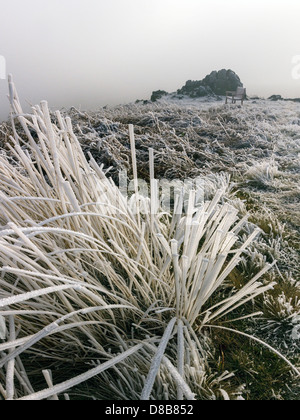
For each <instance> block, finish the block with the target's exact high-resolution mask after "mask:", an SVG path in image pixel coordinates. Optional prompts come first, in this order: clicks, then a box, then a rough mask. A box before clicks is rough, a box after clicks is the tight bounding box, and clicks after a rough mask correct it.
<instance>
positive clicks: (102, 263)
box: [0, 78, 299, 400]
mask: <svg viewBox="0 0 300 420" xmlns="http://www.w3.org/2000/svg"><path fill="white" fill-rule="evenodd" d="M9 89H10V101H11V106H12V110H13V113H14V116H15V118H16V120H17V121H18V123H19V124H20V125H21V127H22V130H23V135H24V137H21V136H20V135H19V134H18V133H17V130H16V129H15V126H14V121H15V120H13V124H12V126H13V132H14V136H11V137H10V141H11V145H9V146H8V147H9V149H10V155H11V157H12V159H13V161H12V159H11V158H10V159H8V158H7V156H6V155H2V156H0V183H1V191H0V214H1V228H0V273H1V278H0V284H1V289H0V334H1V335H0V338H1V339H2V343H0V353H1V359H0V394H1V396H2V398H3V399H6V400H12V399H19V400H41V399H59V398H62V397H64V398H66V399H68V398H69V397H70V396H72V392H74V396H75V395H77V396H78V395H79V396H81V397H82V398H84V397H85V396H86V393H87V392H88V393H89V394H90V396H91V397H94V398H98V399H105V398H107V399H131V398H132V399H151V398H153V399H176V398H177V399H179V400H181V399H225V400H228V399H241V398H243V396H245V395H244V392H245V387H244V384H243V383H237V381H236V380H235V378H234V373H233V372H229V371H227V369H226V368H225V365H224V366H223V369H221V371H218V370H215V369H214V366H215V351H213V350H212V348H213V346H212V341H211V338H212V332H211V331H226V332H230V333H231V334H233V335H237V336H241V337H243V338H244V339H246V340H250V341H251V340H252V341H255V342H256V343H258V344H259V345H262V346H265V347H266V348H267V349H268V351H271V352H272V353H273V354H274V355H275V356H274V357H276V358H279V359H280V360H282V361H283V362H284V363H285V364H286V365H287V366H288V368H289V369H290V370H291V372H292V374H295V375H297V376H299V371H298V369H297V367H295V366H294V365H293V364H292V363H291V362H290V361H289V360H287V358H286V357H285V356H284V355H282V354H280V353H279V352H278V351H277V350H276V349H273V348H272V347H271V346H270V345H268V344H266V343H264V342H263V341H262V340H261V339H260V338H257V337H254V336H251V335H249V334H247V333H246V332H245V331H244V332H243V331H239V330H237V329H232V328H229V327H228V326H224V324H223V323H224V322H227V321H228V320H229V319H230V322H231V323H232V322H234V321H235V320H236V321H237V322H239V321H242V320H246V319H249V318H253V317H254V316H258V315H259V314H258V313H257V312H256V311H254V312H253V311H252V310H249V311H246V312H244V311H243V310H242V308H248V307H249V305H250V306H251V303H252V302H254V301H255V299H256V298H258V297H259V296H262V295H264V294H266V293H268V292H269V291H270V290H272V288H273V287H274V286H275V283H274V282H272V281H264V279H265V278H266V277H265V276H266V274H267V273H268V272H269V271H270V270H271V269H272V268H273V267H274V265H275V262H272V263H267V262H266V263H264V264H261V266H260V267H259V269H258V270H257V271H256V272H255V274H254V275H253V276H251V275H250V276H249V278H248V279H247V281H245V282H240V283H239V284H236V286H235V287H234V286H232V284H230V281H229V278H230V275H231V274H232V273H233V272H235V271H236V270H238V269H240V267H241V263H243V262H244V261H245V260H247V258H249V256H247V252H249V249H250V247H251V244H253V242H254V241H255V240H256V239H257V238H258V236H259V235H260V232H261V230H260V229H258V228H256V227H255V226H253V225H250V224H248V222H247V217H242V218H241V217H240V216H239V210H238V209H237V208H236V207H234V206H233V205H232V204H230V203H229V202H226V200H225V198H224V193H225V189H224V188H221V189H218V188H217V189H216V190H214V191H213V194H211V197H210V198H209V199H204V200H202V201H201V200H197V197H198V194H197V192H198V191H193V190H192V191H190V193H189V196H188V201H187V203H186V204H187V207H186V210H184V204H185V202H184V201H185V197H184V195H183V194H181V195H177V196H176V197H175V206H174V211H173V212H171V213H166V212H164V211H162V209H161V207H160V205H161V203H160V202H159V201H158V200H157V194H156V190H155V188H156V183H155V179H154V171H155V167H154V152H153V151H151V150H150V152H149V162H150V183H151V197H150V198H147V197H144V196H142V195H141V194H140V193H139V191H138V185H137V176H138V175H137V174H138V171H137V164H136V160H135V146H136V144H135V136H134V131H133V126H132V125H130V126H129V139H130V144H131V153H132V165H133V174H134V190H135V191H134V194H133V195H132V196H131V197H124V196H123V195H122V193H121V191H120V189H119V188H118V187H117V186H116V184H115V183H114V182H113V181H112V180H111V179H109V178H108V177H107V176H106V174H105V171H104V170H103V167H99V166H98V164H97V163H96V161H95V160H94V159H93V157H92V156H91V155H90V157H89V161H88V159H87V158H86V155H85V154H84V153H83V150H82V147H81V145H80V143H79V141H78V138H77V136H76V135H75V133H74V130H73V127H72V123H71V119H70V118H69V117H63V115H62V114H61V113H60V112H56V113H55V122H54V120H53V118H51V115H50V112H49V109H48V105H47V103H46V102H42V103H41V105H40V106H35V107H33V108H32V114H30V115H25V114H24V113H23V111H22V108H21V105H20V102H19V100H18V96H17V92H16V90H15V87H14V84H13V81H12V79H11V78H10V79H9ZM222 182H223V183H224V179H223V181H222ZM248 255H249V254H248ZM241 311H242V313H241ZM85 387H86V388H85Z"/></svg>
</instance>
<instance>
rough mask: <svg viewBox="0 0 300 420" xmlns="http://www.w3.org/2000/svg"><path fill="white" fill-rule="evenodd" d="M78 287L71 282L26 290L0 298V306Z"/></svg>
mask: <svg viewBox="0 0 300 420" xmlns="http://www.w3.org/2000/svg"><path fill="white" fill-rule="evenodd" d="M76 287H77V288H78V285H76V284H72V285H63V286H53V287H47V288H45V289H40V290H35V291H33V292H27V293H22V294H20V295H15V296H10V297H8V298H4V299H0V308H3V307H4V306H9V305H15V304H17V303H20V302H26V301H27V300H30V299H35V298H37V297H40V296H44V295H48V294H50V293H55V292H59V291H62V290H67V289H75V290H76Z"/></svg>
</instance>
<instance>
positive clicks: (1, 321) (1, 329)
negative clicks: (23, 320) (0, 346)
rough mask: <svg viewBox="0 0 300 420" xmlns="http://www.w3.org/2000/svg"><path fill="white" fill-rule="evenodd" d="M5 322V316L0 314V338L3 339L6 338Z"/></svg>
mask: <svg viewBox="0 0 300 420" xmlns="http://www.w3.org/2000/svg"><path fill="white" fill-rule="evenodd" d="M6 333H7V331H6V322H5V318H4V317H3V316H2V315H0V340H5V338H6Z"/></svg>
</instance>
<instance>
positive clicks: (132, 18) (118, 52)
mask: <svg viewBox="0 0 300 420" xmlns="http://www.w3.org/2000/svg"><path fill="white" fill-rule="evenodd" d="M296 55H300V1H299V0H0V56H4V57H5V59H6V63H7V72H8V73H12V74H13V76H14V79H15V82H16V84H17V88H18V90H19V93H20V96H21V98H22V99H23V100H25V99H27V100H28V101H30V102H32V103H37V102H39V101H40V100H41V99H47V100H48V101H49V104H50V105H51V106H52V107H54V108H59V107H62V106H66V107H70V106H71V105H74V106H79V105H81V106H82V108H84V109H86V108H95V107H97V106H103V105H106V104H110V105H113V104H118V103H127V102H130V101H134V100H135V99H137V98H140V99H148V98H150V95H151V92H152V91H153V90H157V89H164V90H167V91H170V92H173V91H175V90H177V89H178V88H180V87H182V86H183V85H184V83H185V82H186V80H188V79H193V80H200V79H202V78H203V77H205V76H206V74H208V73H210V72H211V71H212V70H219V69H222V68H231V69H232V70H234V71H235V72H236V73H238V75H239V76H240V78H241V79H242V81H243V83H244V85H245V86H246V87H247V90H248V93H249V94H258V95H260V96H270V95H271V94H281V95H283V96H286V97H300V80H295V79H293V78H292V67H293V66H292V59H293V57H294V56H296ZM0 70H1V69H0ZM0 74H1V71H0ZM6 92H7V88H6V81H4V80H0V118H4V117H5V116H6V115H7V113H8V104H7V100H6V98H5V95H6Z"/></svg>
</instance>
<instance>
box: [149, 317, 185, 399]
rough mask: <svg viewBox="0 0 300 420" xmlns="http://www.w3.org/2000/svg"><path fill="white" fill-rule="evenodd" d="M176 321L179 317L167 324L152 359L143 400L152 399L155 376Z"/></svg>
mask: <svg viewBox="0 0 300 420" xmlns="http://www.w3.org/2000/svg"><path fill="white" fill-rule="evenodd" d="M176 321H177V318H173V319H172V320H171V321H170V323H169V325H168V326H167V328H166V330H165V333H164V335H163V337H162V339H161V342H160V344H159V346H158V348H157V349H156V354H155V356H154V358H153V360H152V363H151V367H150V371H149V374H148V377H147V379H146V382H145V385H144V389H143V391H142V394H141V400H143V401H148V400H149V399H150V395H151V392H152V389H153V385H154V382H155V378H156V376H157V374H158V371H159V369H160V365H161V361H162V358H163V356H164V353H165V351H166V348H167V345H168V343H169V341H170V337H171V335H172V332H173V330H174V326H175V323H176Z"/></svg>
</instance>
